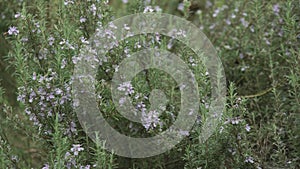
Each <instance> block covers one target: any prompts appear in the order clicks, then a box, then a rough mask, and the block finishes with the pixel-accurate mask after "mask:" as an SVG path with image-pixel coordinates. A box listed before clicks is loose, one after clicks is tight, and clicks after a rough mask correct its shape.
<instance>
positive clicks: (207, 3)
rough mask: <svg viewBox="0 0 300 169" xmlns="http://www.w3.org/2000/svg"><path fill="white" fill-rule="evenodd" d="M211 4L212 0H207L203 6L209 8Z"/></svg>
mask: <svg viewBox="0 0 300 169" xmlns="http://www.w3.org/2000/svg"><path fill="white" fill-rule="evenodd" d="M212 5H213V4H212V2H210V1H209V0H208V1H206V4H205V8H209V7H211V6H212Z"/></svg>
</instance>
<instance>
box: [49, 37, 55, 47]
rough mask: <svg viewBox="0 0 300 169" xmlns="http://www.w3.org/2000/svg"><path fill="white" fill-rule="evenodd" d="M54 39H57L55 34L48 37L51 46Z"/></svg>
mask: <svg viewBox="0 0 300 169" xmlns="http://www.w3.org/2000/svg"><path fill="white" fill-rule="evenodd" d="M54 40H55V38H54V37H53V36H50V37H49V38H48V42H49V45H50V46H52V45H53V43H54Z"/></svg>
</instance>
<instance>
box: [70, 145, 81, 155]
mask: <svg viewBox="0 0 300 169" xmlns="http://www.w3.org/2000/svg"><path fill="white" fill-rule="evenodd" d="M83 150H84V148H82V147H81V145H80V144H73V147H72V148H71V152H73V153H74V155H75V156H78V153H79V152H80V151H83Z"/></svg>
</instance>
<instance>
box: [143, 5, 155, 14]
mask: <svg viewBox="0 0 300 169" xmlns="http://www.w3.org/2000/svg"><path fill="white" fill-rule="evenodd" d="M147 12H154V9H153V7H152V6H146V7H145V9H144V13H147Z"/></svg>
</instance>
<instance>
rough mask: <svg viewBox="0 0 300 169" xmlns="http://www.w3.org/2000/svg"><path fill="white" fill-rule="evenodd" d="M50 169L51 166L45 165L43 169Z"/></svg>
mask: <svg viewBox="0 0 300 169" xmlns="http://www.w3.org/2000/svg"><path fill="white" fill-rule="evenodd" d="M49 168H50V166H49V165H48V164H45V165H44V167H43V168H42V169H49Z"/></svg>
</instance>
